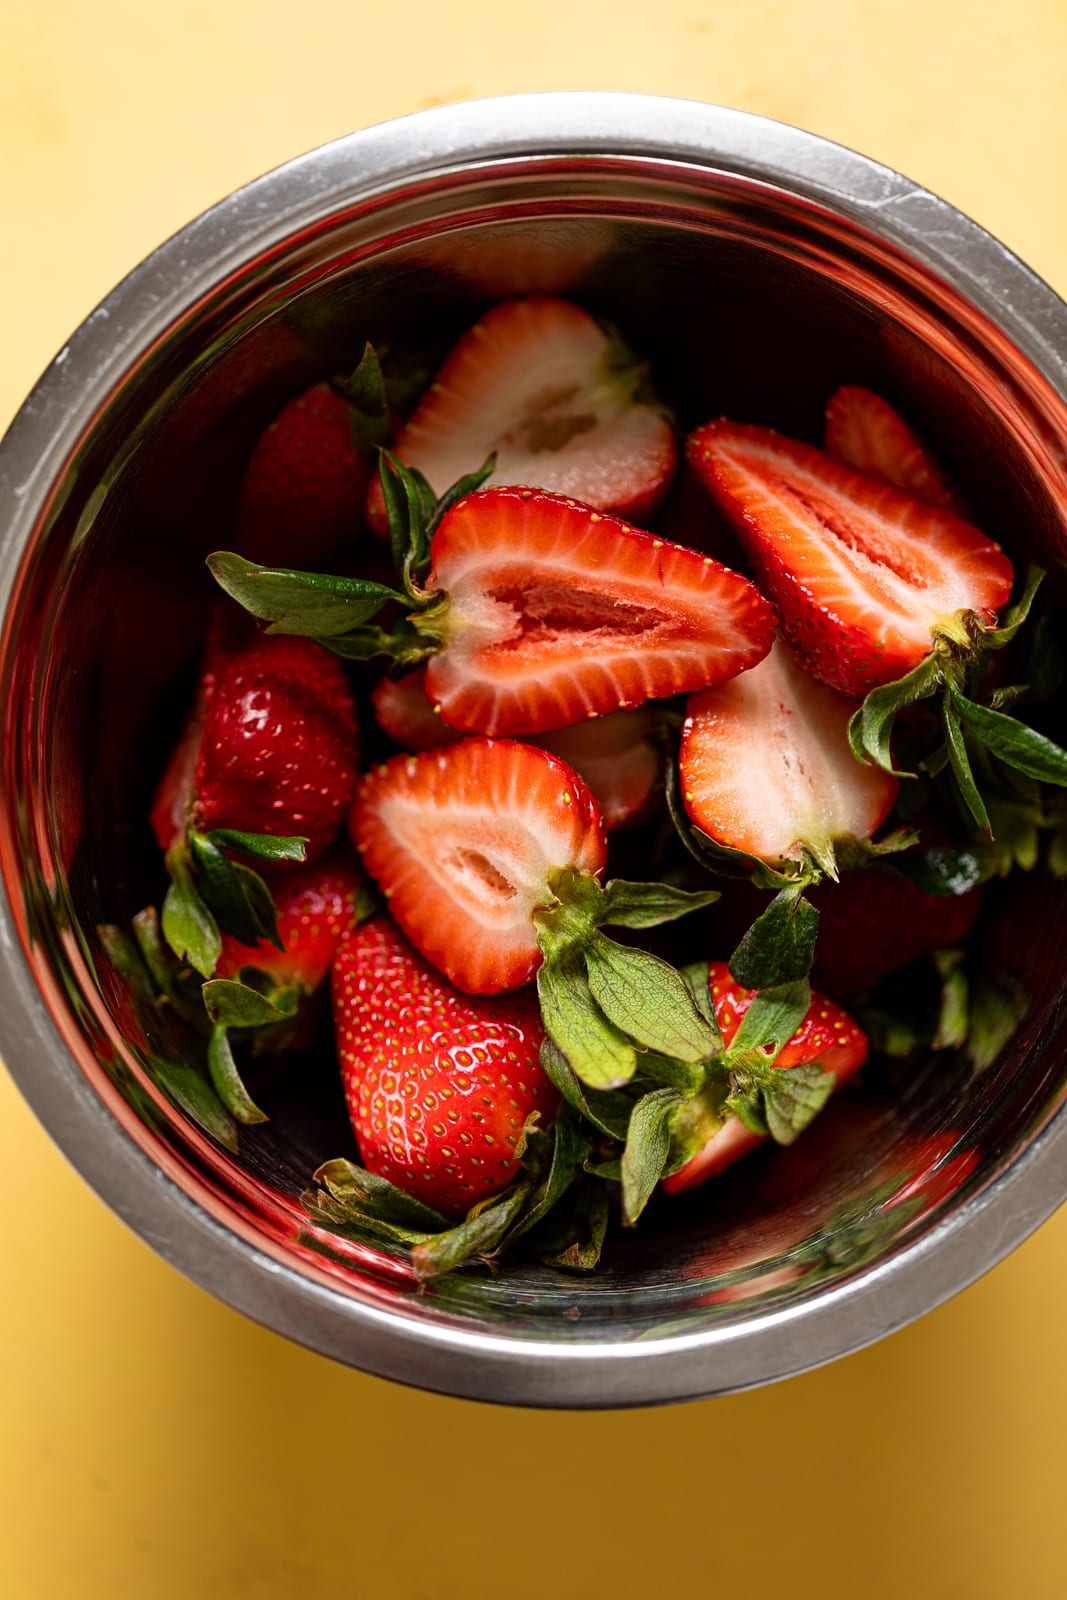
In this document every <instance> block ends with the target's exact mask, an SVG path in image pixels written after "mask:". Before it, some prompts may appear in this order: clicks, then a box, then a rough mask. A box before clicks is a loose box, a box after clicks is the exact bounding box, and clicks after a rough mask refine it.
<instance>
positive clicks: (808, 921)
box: [730, 888, 819, 989]
mask: <svg viewBox="0 0 1067 1600" xmlns="http://www.w3.org/2000/svg"><path fill="white" fill-rule="evenodd" d="M818 931H819V913H818V911H817V910H816V909H815V907H814V906H813V905H812V904H811V902H810V901H809V900H805V899H804V896H803V895H802V894H801V893H800V891H799V890H798V889H796V888H790V889H783V890H781V891H780V893H778V894H777V895H775V897H774V899H773V900H772V901H771V903H770V905H769V906H768V907H767V909H766V911H764V912H763V913H762V914H761V915H760V916H758V917H757V918H756V920H755V922H754V923H753V924H752V926H751V927H750V928H749V930H748V932H747V933H746V934H745V935H744V937H743V939H742V940H741V943H740V944H739V945H738V947H737V949H736V950H735V951H734V953H733V955H732V956H731V957H730V972H731V974H732V976H733V978H734V980H735V982H737V983H739V984H740V985H741V987H742V988H743V989H774V988H777V987H779V986H780V985H782V984H789V983H796V982H799V980H800V979H802V978H806V977H807V975H808V973H809V972H810V971H811V964H812V961H813V960H814V959H815V936H816V934H817V933H818Z"/></svg>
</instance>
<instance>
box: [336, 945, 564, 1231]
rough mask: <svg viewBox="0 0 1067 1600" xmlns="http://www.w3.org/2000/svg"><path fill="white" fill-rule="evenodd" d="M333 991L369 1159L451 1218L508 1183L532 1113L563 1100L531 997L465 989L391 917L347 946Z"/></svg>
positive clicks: (352, 1106)
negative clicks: (544, 1054)
mask: <svg viewBox="0 0 1067 1600" xmlns="http://www.w3.org/2000/svg"><path fill="white" fill-rule="evenodd" d="M332 988H333V1006H334V1019H335V1026H336V1034H337V1046H338V1051H339V1053H340V1058H341V1074H342V1081H343V1084H344V1091H345V1098H346V1101H347V1104H348V1109H349V1114H350V1116H351V1119H352V1125H353V1128H354V1129H355V1133H356V1138H357V1140H358V1142H359V1149H360V1156H361V1158H362V1161H363V1164H364V1165H365V1166H366V1167H367V1168H368V1169H369V1170H370V1171H372V1172H376V1173H380V1174H381V1175H382V1176H383V1177H386V1178H388V1179H389V1180H390V1182H392V1183H394V1184H396V1185H397V1187H398V1188H401V1189H404V1190H406V1191H407V1192H409V1193H411V1194H413V1195H415V1196H416V1198H418V1199H420V1200H423V1201H425V1202H426V1203H427V1204H428V1205H430V1206H433V1207H434V1209H435V1210H437V1211H440V1212H441V1213H442V1214H444V1215H445V1216H448V1217H460V1216H462V1215H463V1214H464V1213H465V1212H466V1211H467V1210H469V1208H470V1207H471V1206H472V1205H474V1204H475V1202H476V1201H478V1200H483V1199H485V1198H487V1197H488V1196H489V1195H493V1194H496V1193H497V1192H498V1191H499V1190H500V1189H503V1188H505V1187H506V1185H507V1184H508V1183H510V1182H511V1180H512V1179H513V1178H514V1176H515V1175H516V1173H517V1171H518V1168H519V1156H518V1154H517V1149H516V1147H517V1145H518V1142H519V1140H520V1138H521V1135H522V1131H523V1127H524V1126H525V1124H526V1120H527V1118H528V1117H530V1116H532V1115H533V1114H534V1113H538V1114H539V1121H540V1124H541V1125H542V1126H544V1125H545V1124H547V1123H548V1122H550V1121H551V1120H552V1118H553V1117H554V1116H555V1113H556V1110H557V1108H558V1103H559V1100H558V1095H557V1094H556V1091H555V1090H554V1089H553V1087H552V1085H551V1084H550V1083H549V1082H548V1080H547V1078H546V1077H545V1076H544V1074H543V1072H542V1071H541V1067H540V1064H539V1059H538V1057H539V1051H540V1047H541V1041H542V1039H543V1037H544V1030H543V1028H542V1026H541V1018H540V1012H539V1009H538V1005H537V999H536V996H535V995H534V994H533V992H532V991H525V992H523V993H520V994H515V995H509V996H508V997H507V998H506V999H503V998H495V999H490V998H485V997H479V998H472V997H471V996H469V995H465V994H461V993H459V992H458V991H457V990H456V989H455V988H453V986H452V985H451V984H449V983H448V982H447V981H446V980H445V979H444V978H442V977H441V975H440V974H439V973H438V972H435V971H434V969H433V968H432V967H431V966H429V964H428V963H427V962H426V961H424V960H423V958H422V957H421V956H420V955H419V954H418V953H417V951H415V950H414V949H413V948H412V947H411V945H410V944H409V943H408V941H407V940H406V939H405V938H404V936H403V934H401V933H400V931H399V930H398V929H397V928H396V927H395V926H394V924H393V923H392V922H390V921H389V919H388V918H385V917H379V918H376V919H375V920H374V921H373V922H370V923H367V924H365V925H364V926H362V927H360V928H358V929H356V930H355V931H354V932H352V933H349V934H347V935H346V936H345V937H344V938H343V939H342V941H341V944H340V947H339V949H338V951H337V955H336V957H335V958H334V963H333V970H332Z"/></svg>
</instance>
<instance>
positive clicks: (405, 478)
mask: <svg viewBox="0 0 1067 1600" xmlns="http://www.w3.org/2000/svg"><path fill="white" fill-rule="evenodd" d="M494 465H495V457H493V456H490V457H489V459H488V460H487V461H486V462H485V463H484V465H483V466H482V467H480V468H479V470H478V471H477V472H472V473H470V474H468V475H467V476H466V477H463V478H460V479H459V481H458V482H457V483H454V484H453V485H452V487H451V488H450V489H448V490H446V492H445V493H444V494H443V495H442V496H441V497H440V498H438V497H437V495H435V493H434V491H433V489H432V488H431V487H430V485H429V483H428V482H427V480H426V478H425V477H424V476H423V474H422V473H421V472H418V471H416V470H415V469H413V468H410V467H405V466H404V464H403V463H402V462H400V461H398V460H397V459H396V457H395V456H393V455H390V453H389V452H388V451H387V450H384V449H383V450H381V451H380V454H379V481H380V483H381V486H382V495H383V497H384V500H385V509H386V515H387V518H388V523H389V539H390V545H391V548H392V552H393V562H394V565H395V567H396V572H397V582H398V585H399V587H396V588H393V587H390V586H389V585H388V584H384V583H375V582H372V581H371V580H369V579H364V578H343V577H335V576H331V575H330V574H328V573H322V572H298V571H293V570H290V569H288V568H281V567H263V566H258V565H257V564H256V563H255V562H252V561H247V560H246V559H245V558H244V556H239V555H236V554H235V553H234V552H233V551H232V550H217V551H215V552H214V554H212V555H210V556H208V558H207V565H208V568H209V570H210V572H211V575H212V577H213V578H214V579H215V581H216V583H218V585H219V586H220V588H222V589H224V590H225V591H226V593H227V594H228V595H229V596H230V597H231V598H232V599H234V600H236V601H237V603H238V605H241V606H243V607H244V609H245V610H246V611H248V612H250V613H251V615H252V616H254V617H255V618H256V619H257V620H258V621H259V622H261V623H263V624H264V625H265V631H266V632H267V633H287V634H297V635H299V636H300V637H301V638H305V639H312V640H314V641H315V643H316V644H321V645H324V646H325V647H326V648H327V649H329V650H332V651H333V652H334V654H335V655H339V656H343V657H345V659H347V660H352V661H365V660H369V659H370V658H371V657H373V656H387V657H388V658H389V659H390V660H391V661H393V662H394V663H396V664H397V665H398V666H401V667H414V666H417V665H418V664H419V663H420V662H422V661H426V660H427V659H428V658H429V657H430V656H433V655H436V654H437V653H438V652H439V651H440V650H443V649H444V647H445V645H446V644H447V643H448V606H449V602H448V596H447V594H445V593H444V592H443V591H441V590H435V589H428V588H426V587H425V584H426V579H427V577H428V575H429V571H430V561H431V554H430V551H431V544H432V540H433V535H434V532H435V530H436V528H437V526H438V524H439V522H440V521H441V518H442V517H443V516H444V515H445V513H446V512H447V511H449V510H451V508H452V507H453V506H454V505H456V504H458V502H459V501H460V500H462V499H463V497H464V496H465V495H468V494H471V493H472V492H473V491H474V490H475V489H478V488H480V487H481V485H482V484H483V483H484V482H485V480H486V479H487V478H488V477H489V475H490V473H491V472H492V470H493V467H494ZM388 606H394V607H397V606H399V607H401V608H402V609H403V614H402V615H401V616H399V617H395V618H394V619H393V620H392V621H391V622H390V624H389V626H387V627H382V626H380V625H378V624H377V623H376V622H375V620H374V619H375V618H377V617H378V615H379V613H380V612H382V611H383V610H384V609H385V608H386V607H388Z"/></svg>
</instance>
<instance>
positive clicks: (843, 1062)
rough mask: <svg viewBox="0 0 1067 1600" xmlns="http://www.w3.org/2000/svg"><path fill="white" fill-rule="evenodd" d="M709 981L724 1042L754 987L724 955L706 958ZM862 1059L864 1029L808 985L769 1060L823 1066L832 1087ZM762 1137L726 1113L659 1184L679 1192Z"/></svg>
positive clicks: (752, 995)
mask: <svg viewBox="0 0 1067 1600" xmlns="http://www.w3.org/2000/svg"><path fill="white" fill-rule="evenodd" d="M708 987H709V989H710V991H711V1000H712V1005H713V1006H714V1008H715V1018H716V1021H717V1022H718V1024H719V1031H720V1033H721V1034H722V1038H723V1044H724V1045H726V1046H727V1047H729V1046H730V1044H731V1043H732V1042H733V1039H734V1035H735V1034H736V1033H737V1030H738V1028H739V1027H740V1026H741V1022H742V1019H743V1017H744V1015H745V1012H746V1011H747V1010H748V1008H749V1006H750V1005H751V1004H752V1001H753V1000H754V999H755V997H756V991H755V990H753V989H742V988H741V986H740V984H738V983H735V981H734V979H733V978H732V977H731V976H730V969H729V967H728V966H727V965H726V963H725V962H724V961H712V962H711V963H710V964H709V967H708ZM866 1059H867V1039H866V1036H865V1035H864V1034H863V1032H862V1031H861V1030H860V1029H859V1028H858V1027H857V1026H856V1024H855V1023H854V1022H853V1021H852V1018H851V1017H850V1016H848V1015H847V1014H846V1013H845V1012H844V1011H842V1010H841V1008H840V1006H837V1005H835V1004H834V1002H833V1001H832V1000H827V999H826V997H825V995H821V994H817V993H815V992H814V991H813V992H812V996H811V1004H810V1006H809V1007H808V1012H807V1015H806V1016H805V1018H804V1021H803V1022H802V1023H801V1024H800V1027H799V1028H798V1029H797V1030H796V1032H795V1033H794V1034H793V1036H792V1038H791V1039H790V1040H789V1042H788V1044H786V1045H785V1046H784V1047H783V1049H782V1050H781V1051H780V1053H779V1055H778V1058H777V1060H776V1061H775V1063H774V1064H775V1066H776V1067H779V1068H780V1067H801V1066H807V1065H809V1064H811V1063H814V1062H817V1063H818V1064H819V1065H820V1066H821V1067H822V1069H823V1071H824V1072H832V1073H833V1074H834V1077H835V1079H836V1082H835V1085H834V1087H835V1089H840V1088H842V1087H843V1085H844V1084H846V1083H848V1082H849V1080H850V1079H851V1078H854V1077H855V1075H856V1073H857V1072H858V1071H859V1070H860V1068H861V1067H862V1065H863V1063H864V1061H866ZM764 1143H766V1135H764V1134H759V1133H752V1132H750V1131H749V1129H748V1128H746V1127H745V1126H744V1124H743V1123H742V1122H741V1121H740V1119H739V1118H738V1117H730V1118H729V1119H728V1120H727V1122H726V1123H725V1124H724V1125H723V1127H721V1128H720V1129H719V1130H718V1131H717V1132H716V1133H713V1134H712V1136H711V1138H710V1139H709V1140H708V1142H707V1144H705V1146H704V1148H703V1149H702V1150H700V1151H698V1152H697V1154H696V1155H695V1156H693V1157H692V1158H691V1159H690V1160H689V1161H687V1162H686V1164H685V1166H684V1167H680V1168H679V1170H678V1171H677V1172H675V1173H672V1174H671V1176H670V1177H668V1178H664V1180H663V1187H664V1189H665V1190H666V1191H667V1193H668V1194H680V1193H681V1192H682V1190H683V1189H692V1188H695V1187H696V1186H697V1184H700V1183H704V1182H706V1181H707V1179H708V1178H713V1177H715V1176H717V1174H718V1173H720V1172H723V1171H725V1170H726V1168H727V1167H731V1166H733V1164H734V1162H735V1161H739V1160H740V1159H741V1157H742V1156H744V1155H747V1154H748V1153H749V1151H750V1150H755V1149H756V1148H757V1147H758V1146H759V1145H761V1144H764Z"/></svg>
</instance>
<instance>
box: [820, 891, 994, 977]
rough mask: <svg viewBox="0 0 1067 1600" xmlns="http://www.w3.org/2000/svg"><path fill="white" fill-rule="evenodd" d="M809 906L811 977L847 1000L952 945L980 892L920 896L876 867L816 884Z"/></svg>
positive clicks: (969, 921)
mask: <svg viewBox="0 0 1067 1600" xmlns="http://www.w3.org/2000/svg"><path fill="white" fill-rule="evenodd" d="M812 901H813V903H814V904H815V906H816V907H817V908H818V911H819V938H818V943H817V944H816V947H815V976H816V979H817V981H818V982H819V984H820V985H821V986H822V987H823V988H825V989H828V990H829V991H830V993H831V994H834V995H837V996H838V997H839V998H840V999H842V1000H846V1001H847V1000H853V999H856V998H857V997H859V996H862V995H868V994H870V993H871V991H872V990H874V989H876V988H877V987H878V985H879V984H880V983H881V982H882V980H883V978H887V977H889V975H890V974H891V973H893V972H899V971H901V970H902V969H903V968H904V967H910V966H911V964H912V962H913V961H917V960H919V958H920V957H921V956H925V955H929V954H931V952H933V951H934V950H945V949H950V948H951V947H952V946H954V945H958V944H960V943H961V942H962V941H963V940H964V939H965V938H966V937H967V935H968V934H969V933H970V931H971V929H972V927H973V926H974V921H975V918H976V917H977V915H978V912H979V909H980V907H981V903H982V890H981V889H980V888H977V889H970V890H968V891H967V892H966V893H964V894H928V893H927V892H926V891H925V890H924V889H921V888H920V887H919V886H918V884H915V883H913V882H912V881H911V880H910V879H909V878H905V877H904V876H903V875H902V874H901V873H899V872H894V871H885V870H883V869H881V868H876V869H874V870H872V871H869V872H846V873H844V874H843V875H842V877H841V880H840V882H839V883H836V884H825V885H820V886H819V887H818V888H816V889H815V890H813V891H812Z"/></svg>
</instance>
